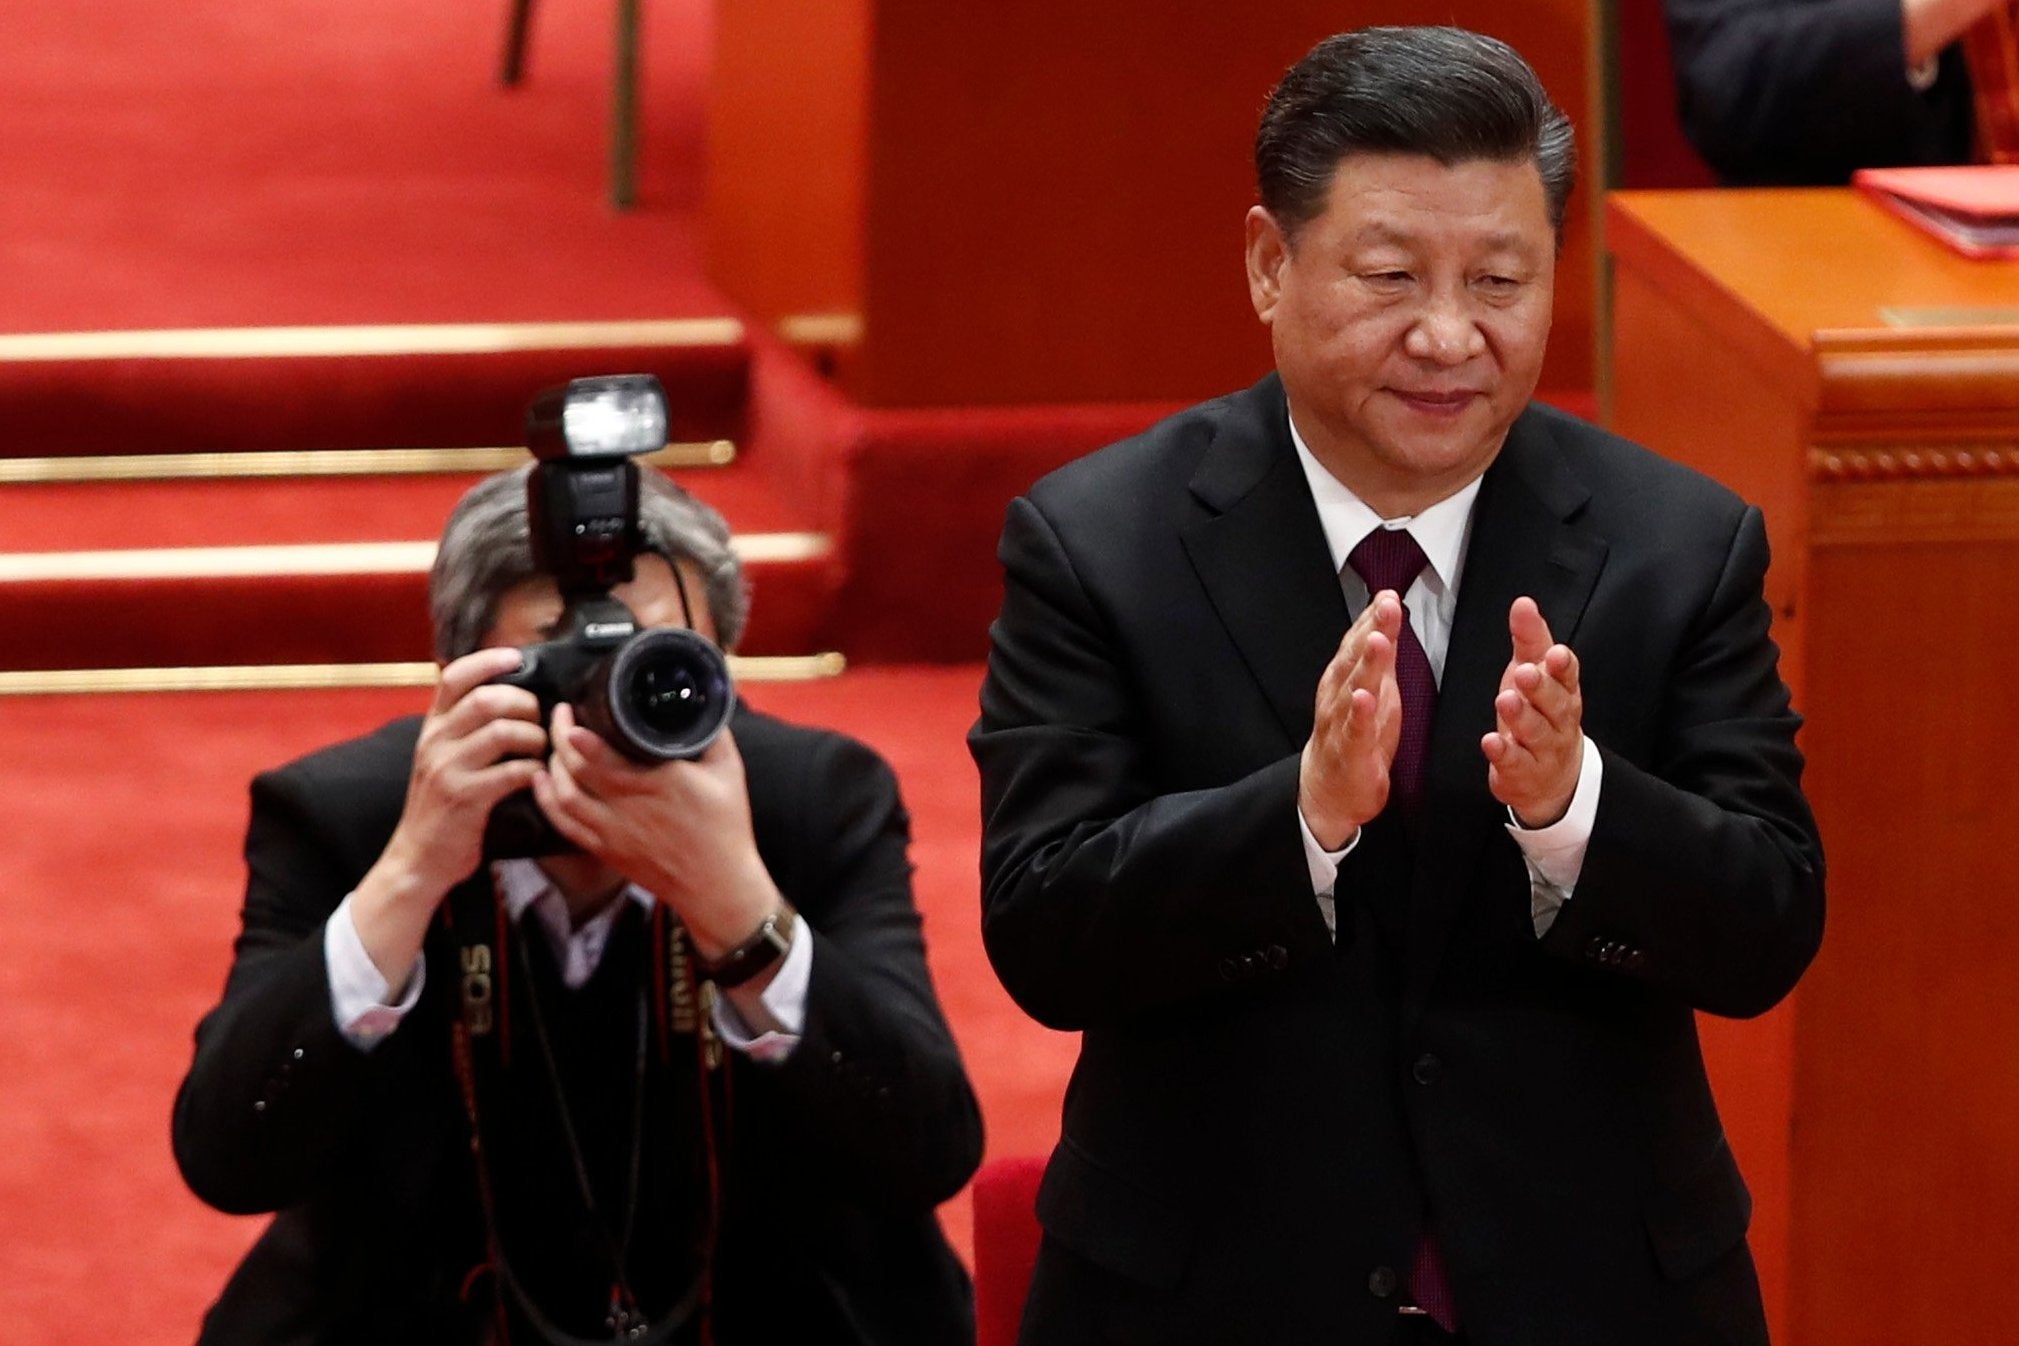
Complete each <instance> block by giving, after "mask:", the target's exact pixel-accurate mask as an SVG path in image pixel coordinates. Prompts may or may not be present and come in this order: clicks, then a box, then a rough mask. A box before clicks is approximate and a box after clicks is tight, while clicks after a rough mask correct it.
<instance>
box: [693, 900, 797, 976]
mask: <svg viewBox="0 0 2019 1346" xmlns="http://www.w3.org/2000/svg"><path fill="white" fill-rule="evenodd" d="M798 924H799V913H798V912H796V911H794V910H793V909H792V904H791V903H790V902H780V903H779V904H778V910H776V911H774V912H772V913H771V914H770V915H769V916H766V917H765V918H764V922H763V924H761V925H759V926H758V927H757V933H756V934H754V935H752V936H751V937H750V938H749V939H746V940H744V941H743V942H742V943H741V944H739V945H737V946H736V947H735V948H733V949H731V950H730V951H729V952H728V953H725V954H723V955H722V956H721V957H720V958H718V959H716V960H715V961H714V962H712V963H706V964H703V966H702V972H703V975H705V976H706V977H707V978H708V980H710V981H712V982H714V983H715V984H716V985H717V986H719V987H721V988H722V989H723V990H725V991H726V990H728V989H730V988H731V987H733V986H741V985H742V984H743V983H744V982H746V981H749V980H750V979H751V978H752V977H755V976H756V975H757V974H758V973H760V972H762V971H764V969H765V968H767V967H770V966H771V965H772V964H773V963H775V962H777V961H778V960H779V959H781V958H783V957H785V954H786V951H787V950H789V949H791V947H792V932H793V931H794V929H795V928H797V926H798Z"/></svg>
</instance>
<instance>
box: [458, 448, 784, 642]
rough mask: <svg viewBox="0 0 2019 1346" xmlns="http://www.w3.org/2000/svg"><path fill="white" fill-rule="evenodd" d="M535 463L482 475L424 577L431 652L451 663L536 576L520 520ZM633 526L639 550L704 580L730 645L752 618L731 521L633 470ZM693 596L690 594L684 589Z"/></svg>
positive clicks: (645, 471) (648, 471)
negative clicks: (516, 589) (518, 587)
mask: <svg viewBox="0 0 2019 1346" xmlns="http://www.w3.org/2000/svg"><path fill="white" fill-rule="evenodd" d="M532 469H533V465H532V464H531V463H527V464H526V465H525V466H523V467H518V468H514V469H513V470H512V471H510V472H500V473H497V474H496V475H494V476H489V477H486V478H484V479H483V480H482V481H480V482H478V483H477V484H476V485H475V486H472V487H471V488H470V489H469V491H468V492H466V493H465V494H464V496H463V498H462V499H461V500H459V501H457V502H456V507H455V509H454V510H453V511H451V512H450V514H449V521H448V524H447V525H446V526H445V527H444V528H443V529H442V545H441V548H440V550H439V551H437V552H436V553H435V565H434V569H433V570H432V571H430V572H429V574H428V613H429V616H430V617H431V618H432V620H433V622H434V631H435V656H436V657H437V658H438V659H440V660H442V662H444V663H447V662H448V661H449V660H452V659H460V658H461V657H462V656H464V655H466V654H469V653H470V652H471V651H473V650H476V649H478V648H479V647H480V645H481V642H482V641H483V638H484V633H485V632H487V631H489V630H490V629H491V625H492V623H493V622H494V621H495V620H496V619H497V614H498V602H499V600H500V599H502V598H503V597H504V596H505V594H506V592H507V591H508V590H510V589H511V588H512V586H513V585H515V584H518V583H520V582H521V581H523V580H528V579H531V578H533V577H534V576H535V575H537V574H539V573H541V572H540V570H539V567H538V566H536V565H535V564H534V563H533V544H532V538H531V534H530V531H529V529H528V527H527V522H526V476H527V474H528V473H530V472H531V471H532ZM638 529H639V531H640V532H641V533H642V534H643V535H644V550H646V551H650V552H657V553H658V554H659V555H660V556H663V557H665V558H666V559H667V560H668V561H670V562H672V563H674V564H675V565H678V564H680V563H681V562H685V563H686V564H687V565H688V566H689V567H691V568H692V569H693V570H695V571H698V572H699V573H700V574H701V576H702V578H703V584H704V592H703V595H701V598H702V601H705V602H706V603H707V604H708V612H709V615H710V616H712V617H713V618H714V619H715V633H716V636H717V638H718V643H719V644H720V645H721V646H722V648H723V649H725V650H728V649H734V648H735V647H736V642H737V640H738V639H740V638H741V637H742V635H743V624H744V622H745V621H746V620H747V619H748V618H749V616H750V589H749V585H748V583H747V582H746V581H745V580H744V577H743V563H742V562H741V561H740V560H738V559H737V556H736V553H735V552H734V551H732V550H731V549H730V546H729V525H728V523H726V522H725V521H724V520H723V518H722V516H721V515H720V514H718V513H717V512H716V511H715V510H714V509H712V508H710V507H709V506H707V505H704V504H702V503H701V502H700V501H699V500H696V499H695V498H694V497H693V496H691V495H689V494H688V493H687V492H686V491H685V490H683V489H681V488H680V487H679V486H677V485H675V484H674V483H673V481H672V479H671V478H669V477H667V476H666V474H665V473H663V472H660V471H657V470H656V469H653V468H650V467H646V466H645V465H643V464H640V465H639V467H638ZM690 597H692V595H690Z"/></svg>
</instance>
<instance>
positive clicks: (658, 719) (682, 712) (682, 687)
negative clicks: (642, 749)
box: [630, 662, 714, 738]
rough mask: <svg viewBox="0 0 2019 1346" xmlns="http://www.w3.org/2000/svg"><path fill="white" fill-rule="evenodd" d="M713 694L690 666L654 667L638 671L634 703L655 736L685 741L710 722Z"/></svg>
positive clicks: (634, 687)
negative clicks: (697, 729)
mask: <svg viewBox="0 0 2019 1346" xmlns="http://www.w3.org/2000/svg"><path fill="white" fill-rule="evenodd" d="M712 690H713V689H711V688H708V687H704V686H702V685H701V682H700V681H699V680H698V679H697V678H696V677H695V670H694V669H692V668H690V667H688V666H687V665H686V664H676V663H671V662H668V663H663V664H651V665H648V666H646V667H644V668H641V669H639V670H638V675H637V677H636V678H635V679H634V681H633V682H632V686H631V692H630V701H631V704H632V705H634V706H636V707H637V710H638V718H639V719H641V720H643V721H644V722H645V723H646V724H649V725H651V726H652V729H653V731H654V732H655V733H660V734H664V735H665V736H666V737H668V738H685V737H686V736H687V735H689V734H692V733H693V732H694V726H695V725H697V724H700V723H701V722H703V721H704V720H706V719H707V718H708V712H709V708H710V706H711V705H712V704H713V700H714V698H713V697H712V696H711V694H710V693H711V691H712Z"/></svg>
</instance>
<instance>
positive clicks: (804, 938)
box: [715, 920, 813, 1065]
mask: <svg viewBox="0 0 2019 1346" xmlns="http://www.w3.org/2000/svg"><path fill="white" fill-rule="evenodd" d="M812 980H813V932H812V931H811V930H808V929H807V928H806V922H805V921H803V920H802V921H800V922H799V931H798V933H797V934H795V935H794V936H793V939H792V947H791V948H789V949H787V950H786V951H785V960H784V961H783V962H781V963H780V964H779V965H778V974H777V975H776V976H774V977H773V978H772V979H771V983H770V985H768V986H766V987H765V988H764V989H763V991H761V992H759V993H758V996H757V1001H758V1003H759V1004H761V1005H763V1006H764V1012H765V1013H766V1014H768V1015H770V1016H771V1021H772V1022H773V1023H775V1024H777V1025H778V1027H777V1028H775V1029H772V1030H771V1031H769V1032H766V1033H752V1032H751V1031H750V1026H749V1025H748V1024H746V1023H744V1022H743V1016H742V1015H740V1014H738V1013H737V1012H736V1006H734V1005H732V1004H730V1003H729V997H728V996H726V995H725V996H723V997H722V998H721V999H719V1000H717V1001H716V1002H715V1027H716V1028H717V1029H718V1030H719V1031H720V1032H721V1034H722V1040H723V1041H724V1042H726V1043H728V1044H729V1045H730V1046H731V1047H733V1048H734V1049H736V1050H737V1051H739V1052H742V1053H743V1054H744V1055H746V1056H748V1057H749V1058H750V1059H751V1060H753V1061H762V1062H764V1063H765V1064H767V1065H776V1064H777V1063H778V1062H780V1061H783V1060H784V1059H785V1058H786V1057H788V1056H790V1055H791V1054H792V1049H793V1048H794V1047H797V1046H798V1045H799V1039H800V1038H801V1037H802V1036H804V1035H805V1033H806V988H807V985H808V983H810V982H811V981H812Z"/></svg>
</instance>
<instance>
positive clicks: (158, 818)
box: [0, 667, 1075, 1346]
mask: <svg viewBox="0 0 2019 1346" xmlns="http://www.w3.org/2000/svg"><path fill="white" fill-rule="evenodd" d="M979 678H980V672H979V670H978V669H976V668H973V667H957V668H947V669H909V670H900V669H884V670H874V671H868V672H858V673H850V674H848V675H846V676H845V677H842V678H840V679H836V680H832V681H828V682H821V683H805V684H792V685H774V686H755V687H751V688H749V689H748V691H749V694H750V697H751V699H752V700H753V701H754V702H756V703H758V704H760V705H762V706H764V707H766V708H767V709H771V710H775V711H777V712H779V713H781V714H785V715H787V716H789V717H791V718H796V719H803V720H810V721H818V722H822V723H829V724H834V725H838V726H840V727H843V728H845V729H848V730H849V731H851V732H854V733H856V734H857V735H858V736H860V737H863V738H866V739H868V740H869V741H870V742H872V743H874V744H875V745H876V746H877V747H879V748H880V749H881V750H882V751H883V752H884V753H885V754H886V755H888V756H889V758H890V759H891V761H892V762H893V764H894V765H895V766H896V767H897V769H898V772H899V775H900V776H901V777H902V779H903V782H904V788H905V794H906V798H907V800H908V802H909V803H910V805H911V808H912V812H913V816H914V833H915V838H916V839H915V843H914V846H913V857H914V859H915V861H916V862H917V865H918V875H917V891H918V894H919V899H920V904H921V906H922V907H923V908H924V911H925V917H926V928H927V937H928V939H929V940H930V941H931V956H932V965H933V971H934V976H935V978H936V980H937V983H938V986H939V990H940V995H941V998H942V1000H943V1001H944V1003H945V1005H946V1008H947V1012H948V1014H949V1016H950V1017H951V1019H952V1021H953V1025H954V1031H955V1033H956V1035H957V1036H958V1038H959V1040H960V1042H961V1045H962V1048H963V1050H964V1051H965V1053H966V1056H967V1062H968V1068H969V1070H970V1072H971V1073H972V1075H973V1077H974V1079H975V1082H976V1084H977V1087H978V1088H979V1089H980V1091H981V1095H982V1108H983V1113H984V1115H985V1117H986V1118H987V1122H988V1127H989V1153H990V1154H991V1155H1004V1154H1018V1153H1031V1152H1041V1151H1043V1150H1045V1149H1047V1148H1048V1147H1049V1145H1050V1143H1051V1141H1052V1139H1053V1138H1054V1137H1055V1136H1056V1133H1057V1125H1058V1113H1057V1110H1058V1102H1059V1096H1060V1091H1061V1089H1062V1087H1063V1082H1064V1078H1065V1074H1066V1072H1067V1070H1068V1069H1069V1067H1070V1065H1071V1060H1072V1054H1073V1051H1074V1048H1075V1043H1074V1040H1073V1039H1072V1038H1070V1037H1065V1036H1061V1035H1058V1034H1053V1033H1049V1032H1047V1031H1045V1030H1044V1029H1041V1028H1038V1027H1037V1026H1035V1025H1034V1024H1032V1023H1031V1022H1030V1021H1029V1020H1027V1019H1026V1018H1024V1016H1023V1015H1022V1014H1021V1012H1019V1011H1018V1010H1017V1009H1016V1008H1015V1007H1014V1006H1013V1005H1011V1004H1010V1003H1009V1001H1008V999H1007V998H1006V997H1005V996H1004V994H1003V993H1002V991H1001V990H1000V989H999V988H998V987H997V985H996V982H995V979H994V977H993V976H992V975H991V974H990V973H989V971H988V969H987V967H986V966H985V963H984V961H983V956H982V953H981V948H980V935H979V931H978V918H977V909H978V898H977V879H976V869H975V847H976V832H977V803H976V786H975V781H974V773H973V769H972V767H971V766H970V765H969V764H968V762H967V758H966V753H965V750H964V749H963V747H962V745H961V736H962V735H963V733H964V732H965V730H966V728H967V725H968V723H969V721H970V720H971V719H972V717H973V713H974V704H973V703H974V691H975V687H976V686H977V684H978V682H979ZM418 704H419V695H418V693H414V692H370V693H367V692H321V693H260V694H237V695H200V694H196V695H179V696H129V697H116V696H115V697H97V698H82V697H80V698H69V697H63V698H47V699H39V698H38V699H28V700H21V701H14V702H10V703H6V704H5V709H4V712H0V717H4V718H0V761H5V762H6V763H7V764H8V778H9V780H10V782H12V783H13V784H14V787H15V788H14V789H13V790H11V791H10V792H9V800H8V805H9V813H10V816H9V818H8V835H9V843H8V844H7V845H6V846H5V847H4V848H0V892H4V893H5V894H6V901H5V902H4V903H0V1003H4V1004H5V1006H6V1013H5V1015H4V1017H0V1080H4V1081H5V1084H4V1086H0V1087H4V1089H5V1094H4V1098H5V1103H4V1106H0V1340H5V1341H8V1342H16V1341H19V1342H45V1341H46V1342H57V1341H71V1340H77V1339H78V1338H79V1326H80V1322H84V1323H89V1324H90V1325H91V1326H90V1327H89V1329H88V1330H87V1331H86V1332H85V1333H84V1334H83V1335H84V1336H86V1337H89V1338H93V1339H95V1338H96V1337H98V1336H102V1335H106V1334H107V1333H108V1332H109V1333H111V1334H112V1335H116V1336H117V1337H118V1339H119V1340H121V1341H130V1342H134V1343H136V1344H137V1346H168V1343H177V1342H187V1341H188V1340H190V1339H191V1337H192V1336H193V1335H194V1331H195V1326H196V1322H197V1319H198V1316H199V1315H200V1313H201V1312H202V1309H203V1308H204V1306H205V1305H206V1304H207V1303H208V1301H209V1298H210V1297H211V1296H212V1295H213V1294H214V1293H215V1291H216V1289H217V1287H218V1286H219V1285H220V1284H221V1283H222V1278H223V1276H224V1275H225V1273H226V1272H227V1270H228V1269H229V1268H230V1266H231V1265H232V1263H233V1262H234V1261H235V1260H236V1258H237V1256H238V1255H239V1253H240V1252H241V1251H242V1250H243V1248H244V1246H245V1245H246V1243H247V1242H248V1241H249V1240H250V1239H251V1238H252V1237H253V1236H254V1234H255V1233H256V1232H257V1229H258V1227H259V1226H258V1222H257V1221H252V1220H233V1219H228V1218H226V1217H223V1216H219V1215H216V1214H214V1213H212V1212H210V1211H208V1210H206V1209H205V1208H204V1207H202V1206H201V1205H199V1204H198V1203H197V1202H196V1200H195V1199H194V1198H193V1197H191V1196H189V1195H188V1193H187V1192H186V1191H185V1190H184V1189H183V1187H182V1183H181V1181H180V1179H179V1177H178V1176H177V1174H176V1172H175V1167H174V1163H173V1160H172V1159H171V1157H170V1155H169V1150H168V1111H169V1104H170V1100H171V1099H172V1097H173V1093H174V1088H175V1085H176V1082H177V1080H178V1079H179V1078H180V1075H181V1072H182V1070H183V1069H184V1067H185V1066H186V1065H187V1064H188V1058H189V1033H190V1030H191V1028H192V1027H193V1025H194V1024H195V1022H196V1019H197V1017H198V1015H200V1014H201V1013H202V1011H203V1010H204V1009H205V1008H207V1007H208V1006H209V1004H210V1003H211V1001H212V1000H213V999H214V998H215V996H216V994H217V991H218V988H219V986H220V985H221V984H222V979H223V975H224V970H225V967H226V965H227V961H228V956H229V942H230V939H231V936H232V933H233V932H234V930H235V929H236V922H237V908H238V901H239V897H240V893H241V888H242V882H243V871H242V867H241V865H240V862H239V858H238V854H237V848H238V843H239V841H240V839H241V836H242V832H243V828H244V822H245V786H246V782H247V780H248V779H249V778H250V776H251V774H252V773H253V772H254V771H256V770H258V769H259V768H261V767H263V766H268V765H272V764H275V763H277V762H279V761H281V760H284V759H285V758H287V757H289V756H292V755H294V754H296V753H298V752H301V751H304V750H306V749H308V748H310V747H313V746H316V745H318V744H320V743H323V742H327V741H330V740H332V739H335V738H337V737H340V736H343V735H346V734H349V733H352V732H356V731H359V730H362V729H365V728H368V727H370V726H371V725H373V724H376V723H378V722H379V721H381V720H383V719H385V718H387V717H389V716H392V715H395V714H399V713H403V712H405V711H408V710H410V709H413V708H415V707H416V706H417V705H418ZM31 772H32V773H33V774H32V775H31ZM944 1218H945V1221H946V1224H947V1227H948V1230H949V1233H950V1234H951V1235H952V1236H953V1237H954V1238H955V1240H956V1243H957V1245H958V1246H960V1247H961V1248H962V1250H963V1252H965V1251H966V1248H967V1239H968V1229H969V1216H968V1213H967V1198H966V1197H965V1195H963V1196H962V1197H961V1198H959V1199H958V1200H957V1201H956V1202H954V1203H952V1204H950V1205H949V1206H948V1207H947V1208H946V1210H945V1212H944Z"/></svg>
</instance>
